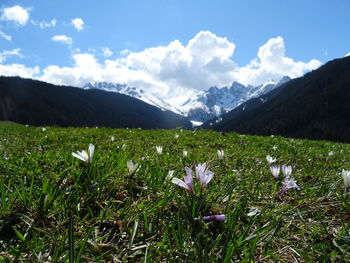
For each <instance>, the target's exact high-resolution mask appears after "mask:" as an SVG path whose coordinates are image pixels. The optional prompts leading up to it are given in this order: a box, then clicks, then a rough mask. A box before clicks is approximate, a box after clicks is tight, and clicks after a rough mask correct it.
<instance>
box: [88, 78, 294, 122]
mask: <svg viewBox="0 0 350 263" xmlns="http://www.w3.org/2000/svg"><path fill="white" fill-rule="evenodd" d="M289 80H290V78H289V77H283V78H282V79H281V80H280V81H279V82H277V81H274V80H270V81H268V82H266V83H264V84H263V85H259V86H244V85H242V84H240V83H238V82H233V83H232V85H231V86H230V87H222V88H218V87H211V88H209V89H208V90H206V91H199V92H198V93H197V94H196V95H195V96H191V97H190V98H189V99H188V100H187V101H186V102H184V103H183V104H181V105H171V104H170V103H168V102H166V101H165V100H163V99H161V98H159V97H157V96H155V95H153V94H150V93H147V92H146V91H145V90H143V89H140V88H136V87H130V86H127V85H124V84H114V83H107V82H94V83H88V84H86V85H85V86H84V87H83V88H84V89H102V90H106V91H112V92H118V93H122V94H125V95H129V96H132V97H135V98H137V99H140V100H142V101H144V102H146V103H149V104H151V105H154V106H156V107H158V108H160V109H162V110H170V111H173V112H175V113H177V114H181V115H184V116H187V117H188V118H189V119H190V120H191V121H193V122H195V123H196V124H198V123H201V122H205V121H207V120H209V119H212V118H217V117H219V116H220V115H222V114H224V113H226V112H228V111H230V110H232V109H234V108H236V107H237V106H239V105H240V104H242V103H243V102H245V101H247V100H249V99H251V98H255V97H259V96H261V95H263V94H266V93H268V92H270V91H271V90H273V89H274V88H276V87H278V86H280V85H282V84H284V83H285V82H287V81H289Z"/></svg>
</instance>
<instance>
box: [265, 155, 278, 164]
mask: <svg viewBox="0 0 350 263" xmlns="http://www.w3.org/2000/svg"><path fill="white" fill-rule="evenodd" d="M266 161H267V162H268V163H269V164H272V163H274V162H276V158H273V157H272V156H270V155H266Z"/></svg>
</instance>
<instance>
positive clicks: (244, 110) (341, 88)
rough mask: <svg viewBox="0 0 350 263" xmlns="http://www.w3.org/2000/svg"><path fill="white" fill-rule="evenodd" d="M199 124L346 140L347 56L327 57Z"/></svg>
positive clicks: (349, 113)
mask: <svg viewBox="0 0 350 263" xmlns="http://www.w3.org/2000/svg"><path fill="white" fill-rule="evenodd" d="M203 127H206V128H211V129H215V130H220V131H235V132H239V133H248V134H260V135H270V134H279V135H283V136H288V137H299V138H309V139H324V140H334V141H344V142H350V57H345V58H341V59H336V60H333V61H330V62H328V63H327V64H325V65H324V66H322V67H321V68H319V69H317V70H315V71H313V72H310V73H308V74H306V75H305V76H304V77H301V78H298V79H294V80H291V81H289V82H287V83H286V84H284V85H282V86H281V87H279V88H277V89H275V90H273V91H271V92H269V93H268V94H266V95H263V96H261V97H259V98H256V99H252V100H249V101H247V102H245V103H243V104H242V105H240V106H239V107H238V108H236V109H234V110H233V111H231V112H229V113H227V114H226V115H223V116H222V120H220V121H219V122H218V123H216V121H215V120H214V121H209V122H207V123H205V124H204V126H203Z"/></svg>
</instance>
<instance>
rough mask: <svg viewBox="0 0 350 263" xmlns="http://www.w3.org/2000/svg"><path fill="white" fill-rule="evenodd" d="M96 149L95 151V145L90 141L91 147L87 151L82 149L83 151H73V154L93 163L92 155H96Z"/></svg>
mask: <svg viewBox="0 0 350 263" xmlns="http://www.w3.org/2000/svg"><path fill="white" fill-rule="evenodd" d="M94 151H95V146H94V145H93V144H91V143H90V144H89V149H88V151H87V152H86V151H85V150H82V151H77V152H72V155H73V156H74V157H77V158H78V159H80V160H82V161H84V162H86V163H91V162H92V157H93V156H94Z"/></svg>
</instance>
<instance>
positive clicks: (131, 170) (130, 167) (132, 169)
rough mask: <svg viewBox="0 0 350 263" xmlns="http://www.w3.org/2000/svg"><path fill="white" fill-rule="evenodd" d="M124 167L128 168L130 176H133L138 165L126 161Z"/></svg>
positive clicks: (131, 161)
mask: <svg viewBox="0 0 350 263" xmlns="http://www.w3.org/2000/svg"><path fill="white" fill-rule="evenodd" d="M126 166H127V167H128V170H129V174H130V175H132V174H134V173H135V172H136V170H137V168H138V167H139V165H138V164H137V163H134V162H133V160H130V161H127V162H126Z"/></svg>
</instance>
